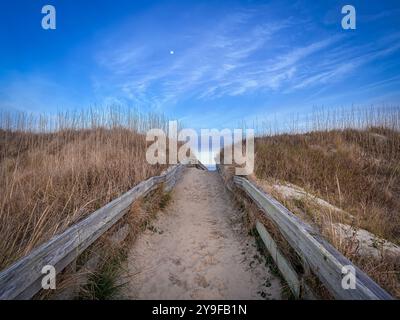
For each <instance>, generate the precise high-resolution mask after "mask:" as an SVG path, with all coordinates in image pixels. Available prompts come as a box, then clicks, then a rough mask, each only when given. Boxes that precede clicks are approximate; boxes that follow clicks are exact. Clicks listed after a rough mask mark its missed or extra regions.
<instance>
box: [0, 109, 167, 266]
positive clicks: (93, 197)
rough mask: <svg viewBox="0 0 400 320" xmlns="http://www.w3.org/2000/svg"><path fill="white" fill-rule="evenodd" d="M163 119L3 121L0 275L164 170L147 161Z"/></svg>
mask: <svg viewBox="0 0 400 320" xmlns="http://www.w3.org/2000/svg"><path fill="white" fill-rule="evenodd" d="M165 122H166V120H165V118H164V117H163V116H158V115H140V114H137V113H127V112H123V113H122V112H118V111H112V110H107V111H103V112H93V111H87V112H80V113H73V114H63V115H59V116H57V117H51V116H47V117H46V116H40V117H36V116H28V115H26V114H13V115H11V114H2V115H1V116H0V127H1V129H0V180H1V181H2V183H1V184H0V194H1V197H0V270H1V269H4V268H5V267H7V266H9V265H10V264H11V263H12V262H14V261H16V260H17V259H18V258H21V257H22V256H24V255H26V254H27V253H29V252H30V251H31V250H32V249H33V248H35V247H37V246H39V245H40V244H42V243H43V242H45V241H46V240H48V239H50V238H51V237H52V236H53V235H55V234H58V233H60V232H62V231H63V230H65V229H66V228H67V227H69V226H71V225H72V224H74V223H76V222H78V221H80V220H81V219H83V218H85V217H86V216H88V215H89V214H90V213H91V212H93V211H95V210H96V209H98V208H99V207H101V206H103V205H104V204H106V203H108V202H109V201H111V200H112V199H114V198H115V197H117V196H119V195H120V194H122V193H123V192H126V191H127V190H129V189H130V188H132V187H133V186H134V185H136V184H137V183H139V182H140V181H142V180H145V179H147V178H149V177H150V176H153V175H156V174H159V173H160V172H161V171H162V170H163V169H164V167H163V166H158V165H149V164H148V163H147V161H146V158H145V152H146V139H145V131H146V129H147V128H152V127H159V128H162V127H163V126H164V125H165Z"/></svg>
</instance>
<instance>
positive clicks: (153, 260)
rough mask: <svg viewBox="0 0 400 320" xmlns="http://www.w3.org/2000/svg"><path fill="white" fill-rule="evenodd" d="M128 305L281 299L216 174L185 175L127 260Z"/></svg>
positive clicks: (274, 280)
mask: <svg viewBox="0 0 400 320" xmlns="http://www.w3.org/2000/svg"><path fill="white" fill-rule="evenodd" d="M127 263H128V271H129V274H130V275H133V276H131V277H130V280H129V283H128V285H127V287H126V291H127V293H126V298H131V299H280V298H281V282H280V280H279V279H278V278H276V277H275V276H274V275H272V273H271V271H270V270H269V267H268V266H267V265H266V264H265V260H264V258H263V257H261V256H260V254H259V253H258V251H257V249H256V245H255V241H254V238H253V237H251V236H248V235H247V233H246V231H245V230H244V227H243V226H242V223H241V213H240V212H239V211H238V210H237V209H236V208H235V207H234V205H233V201H232V198H231V195H230V194H229V192H228V191H226V189H225V187H224V185H223V183H222V180H221V178H220V177H219V175H218V174H217V173H216V172H207V171H201V170H197V169H194V168H193V169H189V168H188V169H186V171H185V173H184V175H183V177H182V178H181V180H180V181H179V182H178V183H177V185H176V187H175V189H174V191H173V194H172V200H171V203H170V204H169V205H168V207H167V208H166V209H165V210H164V212H160V213H159V214H158V218H157V219H156V220H155V221H154V222H153V224H152V227H151V228H149V229H147V230H146V231H145V232H144V233H143V234H142V235H141V237H140V238H139V239H138V240H137V241H136V242H135V244H134V246H133V248H132V249H131V250H130V252H129V255H128V262H127Z"/></svg>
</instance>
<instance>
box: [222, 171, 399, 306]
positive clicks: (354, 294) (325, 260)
mask: <svg viewBox="0 0 400 320" xmlns="http://www.w3.org/2000/svg"><path fill="white" fill-rule="evenodd" d="M221 167H223V166H217V169H218V171H219V172H220V173H221V174H222V175H224V172H223V170H224V169H223V168H221ZM231 183H232V184H233V186H234V187H237V188H239V189H241V190H243V191H244V192H245V193H246V194H247V196H249V197H250V198H251V199H252V200H253V201H254V203H255V204H257V206H258V207H259V208H260V209H261V210H262V212H263V213H264V214H265V216H266V218H267V219H269V220H270V221H272V222H273V223H274V225H275V226H277V227H278V229H279V232H280V233H281V234H282V235H283V236H284V238H285V239H286V240H287V242H288V243H289V244H290V246H291V247H292V248H293V249H294V250H295V251H296V253H297V254H298V255H299V256H300V257H301V259H302V262H303V264H304V265H305V266H307V268H309V269H310V270H312V272H313V273H314V275H316V276H317V277H318V279H319V280H320V281H321V282H322V283H323V285H324V286H325V288H326V289H327V290H328V291H329V292H330V293H331V294H332V295H333V296H334V297H335V298H336V299H352V300H366V299H374V300H380V299H383V300H390V299H393V298H392V296H391V295H390V294H388V293H387V292H386V291H385V290H384V289H382V288H381V287H380V286H379V285H378V284H376V283H375V282H374V281H373V280H372V279H371V278H370V277H368V276H367V275H366V274H365V273H364V272H363V271H361V270H360V269H359V268H358V267H356V266H355V265H353V264H352V263H351V261H350V260H348V259H347V258H346V257H344V256H343V255H342V254H341V253H340V252H339V251H338V250H336V249H335V248H334V247H333V246H332V245H331V244H330V243H328V242H327V241H325V240H324V239H323V238H322V237H321V235H320V234H319V233H318V232H317V231H316V230H314V228H312V227H311V226H310V225H308V224H306V223H305V222H303V221H302V220H300V219H299V218H298V217H296V216H295V215H294V214H293V213H292V212H290V211H289V210H288V209H287V208H286V207H284V206H283V205H282V204H281V203H279V202H278V201H277V200H276V199H274V198H273V197H272V196H271V195H269V194H267V193H266V192H264V191H263V190H261V189H260V188H258V187H257V186H256V185H254V184H253V183H252V182H250V181H249V180H247V179H246V178H244V177H240V176H234V177H233V180H232V181H231ZM228 187H229V184H228ZM230 188H231V189H232V186H230ZM233 191H234V190H233ZM256 229H257V231H258V233H259V235H260V237H261V238H262V240H263V242H264V244H265V245H266V247H267V249H268V251H269V252H270V254H271V255H272V257H273V259H274V261H275V263H276V265H277V267H278V268H279V270H280V271H281V274H282V275H283V277H284V278H285V280H286V281H287V283H288V285H289V286H290V288H291V291H292V292H293V294H294V295H295V296H296V297H298V298H304V297H310V295H311V296H312V293H311V292H310V291H311V289H310V288H309V287H308V286H307V285H306V284H305V283H304V281H303V279H302V275H298V274H297V273H296V271H295V269H294V268H293V267H292V265H291V264H290V262H289V260H288V259H287V258H286V257H285V256H284V255H283V254H282V252H281V251H280V250H279V247H278V245H277V243H276V242H275V241H274V239H273V237H271V235H270V234H269V233H268V231H267V230H266V228H265V227H264V225H263V224H262V223H261V222H260V221H257V222H256ZM345 266H346V267H347V268H348V266H350V267H352V268H354V270H355V276H356V277H355V279H356V286H355V289H344V288H343V287H342V279H343V277H344V275H345V274H344V273H342V270H343V267H345Z"/></svg>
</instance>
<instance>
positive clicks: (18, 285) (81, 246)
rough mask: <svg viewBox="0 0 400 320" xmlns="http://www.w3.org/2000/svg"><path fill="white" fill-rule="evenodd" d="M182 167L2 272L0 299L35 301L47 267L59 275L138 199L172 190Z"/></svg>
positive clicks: (144, 184)
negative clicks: (153, 192) (157, 191)
mask: <svg viewBox="0 0 400 320" xmlns="http://www.w3.org/2000/svg"><path fill="white" fill-rule="evenodd" d="M183 168H184V165H181V164H180V165H176V166H174V167H171V168H169V169H168V170H167V171H166V173H164V174H162V175H160V176H155V177H151V178H150V179H147V180H146V181H143V182H141V183H139V184H138V185H137V186H135V187H134V188H132V189H131V190H130V191H128V192H126V193H125V194H123V195H122V196H120V197H119V198H117V199H115V200H113V201H112V202H110V203H108V204H107V205H105V206H104V207H102V208H100V209H98V210H97V211H95V212H94V213H92V214H91V215H89V216H88V217H87V218H86V219H84V220H82V221H81V222H79V223H77V224H75V225H73V226H72V227H70V228H69V229H67V230H66V231H64V232H63V233H62V234H60V235H57V236H55V237H53V238H52V239H50V240H49V241H48V242H46V243H44V244H43V245H41V246H40V247H38V248H37V249H35V250H33V251H32V252H31V253H30V254H29V255H27V256H25V257H23V258H22V259H20V260H19V261H17V262H16V263H14V264H13V265H11V266H10V267H9V268H8V269H6V270H4V271H2V272H1V273H0V300H4V299H30V298H32V297H33V296H34V295H35V294H36V293H37V292H38V291H39V290H40V289H41V288H42V286H41V280H42V278H43V274H42V272H41V271H42V268H43V267H44V266H46V265H52V266H54V267H55V269H56V273H58V272H60V271H62V270H63V269H64V268H65V267H66V266H67V265H68V264H70V263H71V262H72V261H74V260H75V259H76V258H77V257H78V256H79V255H80V254H81V253H82V252H83V251H84V250H85V249H86V248H87V247H89V245H91V244H92V243H93V242H94V241H95V240H96V239H98V238H99V237H100V236H101V235H102V234H104V233H105V232H106V231H107V230H108V229H110V228H111V227H112V226H113V225H114V224H115V223H116V222H117V221H118V220H119V219H120V218H121V217H122V216H123V215H124V214H125V213H126V212H128V211H129V208H130V207H131V205H132V203H133V202H134V201H135V200H137V199H138V198H140V197H143V196H145V195H146V194H148V193H149V192H150V191H152V190H154V189H156V188H157V187H158V186H159V185H160V184H162V183H163V184H164V189H165V190H166V191H169V190H171V189H172V188H173V186H174V185H175V183H176V181H177V179H178V178H179V176H180V175H181V173H182V170H183Z"/></svg>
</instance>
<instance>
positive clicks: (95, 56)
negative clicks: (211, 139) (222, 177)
mask: <svg viewBox="0 0 400 320" xmlns="http://www.w3.org/2000/svg"><path fill="white" fill-rule="evenodd" d="M45 4H52V5H54V6H55V8H56V10H57V29H56V30H43V29H42V28H41V19H42V16H43V15H42V14H41V8H42V6H43V5H45ZM345 4H352V5H353V6H354V7H355V8H356V12H357V29H356V30H343V29H342V27H341V19H342V16H343V15H342V14H341V8H342V6H343V5H345ZM0 23H1V28H0V43H1V51H0V108H2V109H7V110H14V109H16V110H25V111H32V112H35V113H42V112H49V113H55V112H57V111H59V110H72V109H81V108H87V107H90V106H92V107H93V106H98V107H102V106H106V105H110V104H120V105H126V106H130V107H136V108H139V109H140V110H143V111H147V110H149V111H159V112H163V113H165V114H166V115H167V116H168V117H170V118H172V119H178V120H183V121H184V123H185V125H186V126H191V127H194V128H213V127H215V128H224V127H232V126H236V125H237V124H238V123H239V122H240V121H242V120H247V121H252V120H253V119H263V118H268V117H269V118H270V117H278V118H279V117H281V118H284V117H286V115H288V114H294V113H299V114H301V113H307V112H309V111H310V110H311V109H312V108H313V107H315V106H316V107H321V106H324V107H350V106H351V105H353V104H356V105H371V104H373V105H382V104H392V105H393V104H394V105H400V103H399V102H400V91H399V88H400V59H399V58H400V2H399V1H383V0H381V1H376V0H370V1H353V0H351V1H330V0H326V1H199V0H196V1H194V0H193V1H189V0H187V1H132V0H131V1H125V0H113V1H111V0H97V1H89V0H80V1H77V0H74V1H73V0H45V1H38V0H25V1H23V0H13V1H11V0H4V1H2V2H1V10H0ZM172 52H173V54H172Z"/></svg>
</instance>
